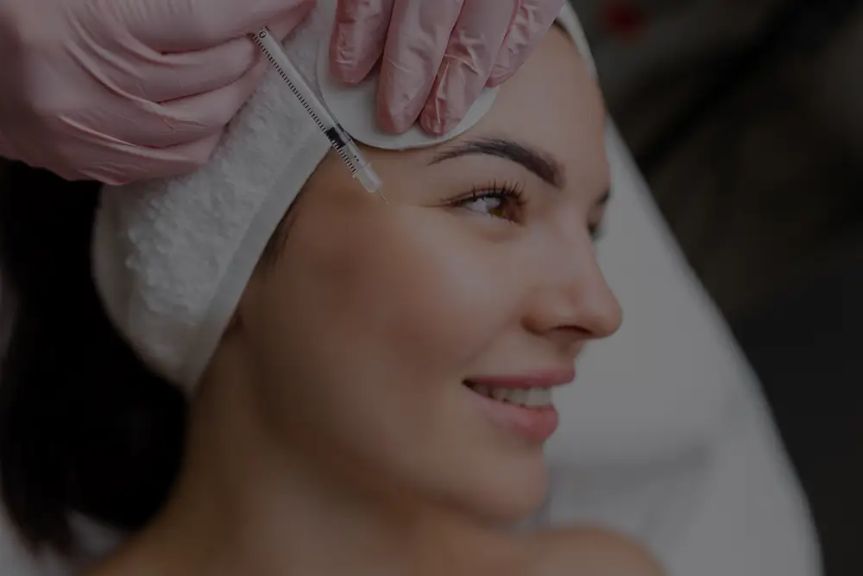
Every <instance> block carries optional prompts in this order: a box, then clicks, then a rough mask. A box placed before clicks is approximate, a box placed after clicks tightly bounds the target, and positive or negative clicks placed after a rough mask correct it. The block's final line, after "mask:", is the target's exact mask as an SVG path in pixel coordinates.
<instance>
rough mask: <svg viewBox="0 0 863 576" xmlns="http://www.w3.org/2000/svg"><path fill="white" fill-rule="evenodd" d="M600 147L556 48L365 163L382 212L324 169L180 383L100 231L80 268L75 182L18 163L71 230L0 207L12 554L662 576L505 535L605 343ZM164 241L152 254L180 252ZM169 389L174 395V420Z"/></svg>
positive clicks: (105, 568)
mask: <svg viewBox="0 0 863 576" xmlns="http://www.w3.org/2000/svg"><path fill="white" fill-rule="evenodd" d="M537 102H542V105H541V106H538V105H531V106H526V105H525V103H534V104H535V103H537ZM604 126H605V116H604V109H603V105H602V101H601V97H600V94H599V90H598V88H597V85H596V83H595V81H594V80H593V78H592V76H591V74H590V73H589V69H588V66H587V64H586V61H585V60H584V59H583V58H581V57H580V55H579V53H578V51H577V50H576V48H575V46H574V44H573V43H572V42H571V40H570V38H569V37H567V36H566V35H565V34H563V33H562V32H560V31H555V32H553V33H551V34H550V35H549V36H548V38H547V39H546V40H545V42H544V43H543V44H542V46H541V47H540V48H539V49H538V51H537V52H536V54H535V55H534V56H533V58H532V59H531V60H530V61H529V62H528V63H527V64H526V65H525V66H524V68H523V69H522V70H521V71H520V72H519V73H518V74H517V75H516V76H515V77H514V78H513V79H512V80H510V81H509V82H508V83H507V84H506V85H505V86H504V87H503V88H502V90H501V91H500V94H499V95H498V97H497V100H496V102H495V104H494V106H493V108H492V110H491V111H490V112H489V113H488V114H487V115H486V116H485V117H484V118H483V119H482V120H481V121H480V122H479V123H478V124H476V125H475V126H474V127H473V128H471V129H470V130H469V131H467V132H465V133H464V134H463V135H461V136H459V137H458V138H457V139H455V140H453V141H450V142H446V143H443V144H439V145H437V146H434V147H430V148H424V149H418V150H413V151H401V152H393V151H384V150H377V149H368V150H366V152H367V154H368V157H369V159H370V160H371V161H372V162H373V163H374V165H375V169H376V170H377V172H378V173H379V174H380V176H381V177H382V179H383V181H384V182H385V183H386V195H387V202H382V201H381V200H380V198H377V197H374V196H371V195H368V194H366V193H365V192H364V191H362V190H361V189H360V188H359V186H358V184H357V183H356V182H354V181H352V180H351V179H350V176H349V175H348V174H346V173H345V171H344V169H343V166H342V165H341V163H340V162H339V160H338V158H336V157H334V156H328V157H326V158H325V159H324V160H323V161H322V162H320V163H319V164H318V165H317V166H316V168H315V169H314V172H313V173H312V174H311V176H310V177H309V178H308V179H307V180H306V181H305V182H304V183H303V191H302V194H300V195H299V197H298V198H297V199H296V201H295V202H294V203H293V205H292V206H291V208H290V210H289V211H288V212H287V213H286V214H285V213H284V211H282V212H281V213H279V214H278V216H279V217H280V218H281V217H282V216H284V217H283V218H282V220H281V224H280V225H279V226H278V229H277V230H276V231H275V233H273V234H272V235H271V236H270V237H269V244H268V245H267V247H266V249H262V251H261V252H260V254H263V256H262V257H261V258H260V259H258V258H257V257H256V260H259V261H258V263H257V266H256V267H255V268H254V270H253V271H251V273H250V275H249V277H248V279H247V281H245V282H244V283H243V285H242V290H241V293H240V294H239V297H238V299H237V301H236V305H235V306H233V307H232V314H231V315H230V318H229V321H227V322H226V323H225V326H224V329H223V330H221V331H220V332H219V339H218V341H217V342H216V343H215V346H214V347H213V350H212V353H211V354H209V355H208V358H207V361H206V365H205V368H204V369H203V370H202V371H201V373H200V374H199V375H198V376H197V377H196V378H195V379H194V381H193V382H188V381H182V378H180V377H177V376H176V374H188V373H190V372H188V371H187V370H178V371H174V365H173V364H171V363H170V362H169V361H166V360H164V359H165V358H166V357H168V355H164V354H162V350H163V349H164V348H165V347H166V346H167V345H169V344H170V341H154V340H155V339H153V338H150V339H149V340H148V339H144V340H141V339H140V337H139V336H138V335H137V333H135V332H134V330H133V329H132V328H130V327H129V326H130V323H131V322H133V316H134V314H126V315H124V314H123V313H122V312H118V308H117V307H116V305H115V303H113V301H112V300H111V297H110V295H109V294H107V293H108V288H106V286H110V283H109V282H107V281H106V280H105V270H108V269H110V267H109V266H108V264H107V263H106V261H104V260H99V251H98V244H99V242H100V236H99V232H98V224H97V234H96V237H95V238H96V240H95V241H96V244H97V250H96V255H97V256H96V258H97V261H96V262H95V263H91V262H90V258H89V256H88V246H89V240H90V231H91V228H92V226H93V219H94V214H95V204H94V200H95V193H94V190H93V188H92V186H89V185H87V184H80V185H71V184H68V185H67V184H61V183H59V182H57V181H55V180H52V179H50V178H49V177H47V176H45V175H43V174H33V173H29V171H27V170H25V169H23V168H20V167H19V168H17V169H16V171H15V172H16V176H13V181H12V183H11V185H12V186H14V187H19V188H20V187H25V186H30V187H33V188H34V189H35V187H36V186H38V187H39V188H46V187H49V186H50V187H53V188H56V189H58V195H59V196H61V197H62V198H61V201H62V202H63V203H64V204H65V205H67V206H69V207H70V210H69V211H68V212H66V213H64V214H62V215H59V214H54V215H53V216H51V217H50V218H49V219H48V220H47V222H46V221H45V219H44V218H43V216H42V212H41V211H40V210H38V206H35V205H34V201H33V199H32V198H28V196H29V194H27V193H23V194H22V193H21V191H20V190H19V191H18V193H17V194H10V195H8V196H7V197H6V199H5V202H6V203H7V204H9V205H7V206H3V207H2V210H0V213H2V214H4V215H5V214H8V215H9V217H8V218H7V221H6V222H4V223H3V224H4V226H3V230H4V232H3V233H4V237H3V251H4V260H3V264H4V267H5V268H6V269H7V270H8V272H9V276H10V280H11V283H12V288H13V289H15V291H16V293H17V294H18V295H19V298H20V299H21V306H20V308H19V313H18V318H17V321H16V326H15V332H14V335H13V343H12V346H11V348H10V353H9V359H8V361H7V362H6V363H5V364H4V373H3V392H4V394H3V405H2V407H3V412H2V414H0V422H3V424H4V429H3V431H2V432H3V434H2V438H0V441H2V444H0V448H2V452H0V457H2V459H3V464H4V466H3V486H4V495H5V499H6V502H7V504H8V506H9V509H10V511H11V512H12V516H13V518H14V519H15V521H16V523H17V524H18V526H19V528H21V531H22V533H23V534H24V535H25V536H26V537H28V539H29V540H30V541H31V542H32V543H34V544H37V545H38V544H51V545H64V544H65V545H68V544H69V543H70V540H69V534H70V533H69V531H68V528H67V526H66V524H65V522H66V518H67V514H68V513H69V512H70V511H76V512H82V513H84V514H86V515H88V516H91V517H94V518H96V519H98V520H100V521H102V522H105V523H108V524H110V525H114V526H117V527H121V528H126V529H131V530H132V532H133V533H132V534H131V535H130V538H129V540H128V542H127V543H126V545H125V546H123V547H122V548H121V549H120V550H119V551H117V553H116V554H114V555H113V556H112V557H110V558H109V559H107V561H105V562H104V563H102V564H101V565H100V566H99V567H98V568H95V569H94V571H93V574H98V575H100V576H102V575H105V576H109V575H114V574H124V575H136V574H162V575H166V576H170V575H173V574H184V575H185V574H209V573H219V574H228V575H232V574H263V575H266V574H320V575H326V574H337V573H338V574H343V573H345V571H347V570H350V572H351V573H352V574H366V573H368V574H435V575H437V574H468V573H470V574H496V575H497V574H521V575H523V574H537V575H540V574H543V575H544V574H561V575H562V574H572V573H585V574H590V573H601V574H621V575H623V574H626V575H635V576H637V575H640V574H656V573H657V568H656V567H655V565H654V564H653V563H652V561H651V560H650V559H649V558H647V557H646V556H645V555H644V554H643V553H641V552H639V551H638V549H637V548H636V547H635V546H633V545H632V544H629V543H627V542H625V541H623V540H621V539H619V538H617V537H614V536H611V535H607V534H602V533H598V532H590V531H567V532H554V533H539V534H535V535H530V536H516V535H514V534H513V533H511V532H510V530H509V528H510V527H511V526H512V525H513V524H514V523H516V522H518V521H519V520H521V519H523V518H525V517H526V516H527V515H529V514H530V513H531V512H533V511H534V510H535V509H536V508H537V506H538V505H539V504H540V503H541V501H542V499H543V497H544V495H545V493H546V490H547V484H548V479H547V474H548V471H547V465H546V462H545V459H544V455H543V443H544V441H545V440H546V439H548V437H549V436H550V435H551V434H552V433H553V431H554V428H555V427H556V424H557V419H558V414H557V412H556V410H555V408H554V405H553V400H552V398H553V392H552V390H553V389H554V388H555V387H558V386H562V385H564V384H567V383H569V382H571V381H572V380H573V379H574V377H575V373H574V361H575V359H576V357H577V356H578V354H579V353H580V351H581V350H582V348H583V347H584V345H585V344H586V343H587V342H589V341H591V340H593V339H597V338H603V337H605V336H608V335H610V334H612V333H613V332H614V331H615V330H616V329H617V328H618V326H619V325H620V321H621V311H620V307H619V306H618V303H617V301H616V299H615V298H614V296H613V294H612V293H611V291H610V290H609V288H608V286H607V284H606V282H605V280H604V278H603V276H602V273H601V271H600V269H599V266H598V264H597V261H596V258H595V253H594V244H593V236H594V235H595V234H596V231H597V229H598V227H599V226H600V223H601V221H602V218H603V214H604V211H605V206H606V203H607V200H608V190H609V170H608V164H607V161H606V158H605V152H604V146H603V136H604ZM75 188H77V189H75ZM294 193H296V191H294ZM33 196H34V197H35V196H36V194H35V192H34V194H33ZM145 200H146V201H147V202H153V201H154V200H153V198H152V197H147V198H145ZM28 204H29V205H30V208H31V209H32V210H31V213H30V214H27V213H26V211H27V208H28V206H27V205H28ZM214 204H216V206H215V207H213V206H212V205H209V206H208V209H210V210H219V206H218V203H217V202H214ZM147 206H148V209H149V210H150V213H151V214H152V213H155V214H157V216H158V214H159V211H158V209H156V208H155V204H152V203H151V204H148V205H147ZM72 207H75V208H74V210H72ZM103 210H104V207H103ZM37 215H38V216H39V218H40V222H41V224H40V225H39V226H37V225H36V224H35V222H36V220H35V217H36V216H37ZM121 215H123V213H121ZM103 216H104V212H102V213H100V216H97V217H96V218H101V217H103ZM125 216H128V215H125ZM28 218H33V219H31V220H28ZM123 221H124V220H123V219H122V218H119V219H115V220H114V221H113V223H114V224H117V222H121V223H122V222H123ZM52 227H56V228H55V229H53V230H52V229H51V228H52ZM121 229H122V230H124V236H123V238H125V239H126V240H129V239H132V240H134V239H136V238H137V237H138V236H140V235H141V231H140V229H139V228H135V227H134V226H132V225H129V226H128V227H127V228H123V226H122V225H121ZM37 230H38V232H37ZM52 232H56V233H58V234H60V237H61V238H62V240H56V241H49V240H47V238H49V233H52ZM214 234H215V233H214ZM205 239H206V237H205ZM265 240H266V239H265ZM119 241H123V240H122V239H121V240H119ZM214 243H215V240H214ZM265 243H266V242H265ZM205 244H206V242H205ZM25 246H27V247H31V246H32V247H33V248H32V249H30V248H27V250H30V251H29V252H27V251H23V250H24V248H23V247H25ZM165 246H166V245H160V247H161V250H160V252H159V253H160V257H161V258H163V259H164V258H167V259H180V258H181V257H182V256H183V254H182V253H183V251H184V250H185V251H193V250H195V249H196V248H198V246H197V245H194V244H173V245H170V244H169V245H167V248H166V247H165ZM58 257H62V261H59V260H55V258H58ZM124 262H126V263H128V265H129V267H130V270H131V271H132V272H136V271H137V270H139V269H140V268H141V267H142V264H141V263H140V261H137V260H135V259H134V258H131V259H126V260H124ZM55 264H56V265H55ZM91 265H93V266H95V270H96V281H97V282H96V286H93V282H92V281H91V280H90V278H89V271H90V267H91ZM194 265H195V266H198V265H200V266H203V269H204V270H207V269H208V268H207V266H208V263H207V262H204V263H200V262H195V263H194ZM148 281H149V284H146V285H144V287H145V288H152V287H153V286H156V287H157V288H158V289H163V288H164V289H166V290H167V289H173V286H174V284H176V282H174V283H172V281H171V280H167V281H165V280H164V278H155V277H148ZM129 282H130V280H128V279H126V284H129ZM163 284H165V285H167V287H164V286H163ZM178 292H182V290H178ZM145 296H146V295H142V293H141V292H139V293H137V294H136V296H135V297H136V298H138V299H143V298H145ZM100 298H101V299H102V300H103V301H105V302H106V303H105V304H104V306H105V309H104V310H103V307H102V306H103V304H102V303H101V302H100ZM156 302H157V304H153V303H152V301H151V302H149V303H148V304H147V305H146V306H144V307H143V308H144V309H145V310H146V312H147V313H148V314H156V313H161V312H164V311H163V310H162V309H160V306H161V304H159V301H156ZM126 310H127V312H128V310H133V308H131V307H130V308H127V309H126ZM185 311H186V308H177V309H176V310H171V309H167V312H164V313H165V315H166V316H168V317H171V316H173V317H176V316H177V315H181V314H183V313H185ZM106 312H107V316H106ZM109 318H110V321H109ZM148 321H150V320H148ZM150 322H151V321H150ZM150 325H152V322H151V324H148V326H150ZM118 331H119V332H120V334H122V336H123V338H121V337H120V336H119V335H118V334H117V332H118ZM175 336H176V334H174V333H170V334H169V336H168V338H169V339H170V338H174V337H175ZM130 345H131V347H133V348H134V349H135V354H133V352H132V350H131V349H130ZM139 358H140V360H139ZM181 364H182V363H181ZM145 366H146V367H145ZM157 374H159V375H161V376H158V375H157ZM162 376H164V378H163V377H162ZM167 382H170V383H171V384H176V385H179V386H183V387H185V389H186V390H187V391H189V392H190V394H189V395H188V397H187V400H186V401H185V402H186V405H187V407H188V408H187V410H188V412H186V409H184V408H183V406H184V401H183V400H182V399H181V397H180V396H179V394H178V393H177V392H173V391H172V390H176V388H172V387H171V386H170V385H169V384H167ZM82 430H84V431H85V432H84V431H82ZM181 430H182V431H183V432H182V433H181ZM183 438H185V443H184V442H183ZM82 442H84V444H83V445H82V444H81V443H82ZM181 446H184V449H182V450H181ZM181 454H182V456H181ZM142 468H144V469H147V470H152V471H155V474H152V473H147V472H145V471H143V470H142ZM144 478H146V481H144ZM142 483H143V484H142ZM46 496H47V497H46ZM43 497H45V498H43ZM214 503H217V505H214ZM67 549H68V548H67Z"/></svg>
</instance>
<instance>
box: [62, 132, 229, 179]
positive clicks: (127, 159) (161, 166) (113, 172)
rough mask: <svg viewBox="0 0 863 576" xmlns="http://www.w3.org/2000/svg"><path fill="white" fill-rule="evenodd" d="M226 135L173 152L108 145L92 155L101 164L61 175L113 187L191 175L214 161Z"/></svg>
mask: <svg viewBox="0 0 863 576" xmlns="http://www.w3.org/2000/svg"><path fill="white" fill-rule="evenodd" d="M221 137H222V133H221V132H218V133H215V134H211V135H210V136H207V137H204V138H201V139H200V140H195V141H193V142H185V143H183V144H179V145H177V146H172V147H169V148H146V147H141V146H135V145H133V144H129V143H126V142H122V141H112V142H111V143H110V144H108V145H106V144H105V143H104V142H102V143H99V145H98V147H94V149H93V150H92V152H89V153H88V158H99V159H100V160H99V163H98V164H89V165H87V166H86V167H85V168H83V169H82V170H81V171H79V172H75V173H71V174H62V173H61V174H60V175H61V176H63V177H64V178H67V179H69V180H80V179H87V180H96V181H98V182H102V183H104V184H108V185H111V186H122V185H124V184H128V183H130V182H135V181H139V180H146V179H151V178H170V177H173V176H180V175H183V174H188V173H190V172H192V171H194V170H196V169H198V168H200V167H202V166H204V165H205V164H206V163H207V162H208V161H209V159H210V157H211V156H212V154H213V151H215V149H216V147H217V146H218V145H219V142H220V140H221Z"/></svg>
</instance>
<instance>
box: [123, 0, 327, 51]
mask: <svg viewBox="0 0 863 576" xmlns="http://www.w3.org/2000/svg"><path fill="white" fill-rule="evenodd" d="M122 6H124V7H125V9H124V10H122V15H121V18H122V21H123V22H124V23H125V24H126V26H127V27H128V28H129V30H130V32H132V34H133V35H134V36H135V37H136V38H138V39H139V40H141V41H142V42H144V43H145V44H146V45H147V46H149V47H151V48H153V49H155V50H158V51H160V52H188V51H194V50H201V49H203V48H210V47H213V46H216V45H218V44H221V43H223V42H226V41H228V40H231V39H233V38H240V37H242V36H244V35H245V34H248V33H250V32H254V31H255V30H257V29H259V28H261V27H263V26H265V25H268V24H271V23H274V22H285V21H293V22H294V23H295V25H296V24H298V23H299V22H301V21H302V20H303V19H304V18H305V17H306V16H307V15H308V14H309V12H310V11H311V9H312V8H314V6H315V0H243V1H238V0H207V1H201V0H149V1H147V2H141V1H140V0H135V1H132V0H125V1H124V2H122Z"/></svg>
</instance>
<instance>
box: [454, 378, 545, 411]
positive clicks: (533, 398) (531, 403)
mask: <svg viewBox="0 0 863 576" xmlns="http://www.w3.org/2000/svg"><path fill="white" fill-rule="evenodd" d="M468 388H470V389H471V390H473V391H474V392H476V393H477V394H481V395H483V396H485V397H487V398H492V399H494V400H499V401H500V402H505V403H509V404H516V405H518V406H525V407H527V408H540V407H543V406H550V405H551V404H552V394H551V388H528V389H512V388H499V387H495V388H490V387H488V386H474V385H473V384H468Z"/></svg>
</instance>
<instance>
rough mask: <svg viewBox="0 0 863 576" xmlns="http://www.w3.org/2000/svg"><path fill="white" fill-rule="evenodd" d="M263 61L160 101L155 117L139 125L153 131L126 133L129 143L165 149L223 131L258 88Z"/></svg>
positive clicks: (262, 72) (263, 69)
mask: <svg viewBox="0 0 863 576" xmlns="http://www.w3.org/2000/svg"><path fill="white" fill-rule="evenodd" d="M266 70H267V67H266V63H265V62H264V61H263V60H259V61H258V63H257V64H256V65H255V66H253V67H252V68H251V69H249V70H248V71H247V72H246V73H245V74H244V75H243V76H241V77H240V78H239V79H238V80H236V81H235V82H233V83H231V84H229V85H227V86H223V87H222V88H218V89H216V90H212V91H210V92H205V93H202V94H196V95H194V96H189V97H187V98H180V99H178V100H172V101H170V102H163V103H162V104H160V105H159V106H158V107H157V108H156V109H155V114H156V115H157V116H158V117H157V118H153V119H150V121H148V122H146V123H145V124H143V127H144V129H146V128H147V127H151V126H153V127H156V126H158V127H159V129H157V130H155V131H147V132H145V131H140V132H138V133H137V134H130V135H128V138H129V140H130V141H131V142H134V143H136V144H139V145H141V146H147V147H154V148H167V147H171V146H178V145H180V144H183V143H185V142H193V141H197V140H201V139H203V138H207V137H209V136H212V135H213V134H216V133H219V132H221V131H222V130H224V128H225V126H227V125H228V123H229V122H230V121H231V120H232V119H233V118H234V116H235V115H236V114H237V112H238V111H239V110H240V108H241V107H242V106H243V104H245V102H246V101H247V100H248V99H249V97H251V95H252V94H253V93H254V92H255V89H256V88H257V87H258V84H259V83H260V81H261V78H262V77H263V75H264V73H265V72H266Z"/></svg>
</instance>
